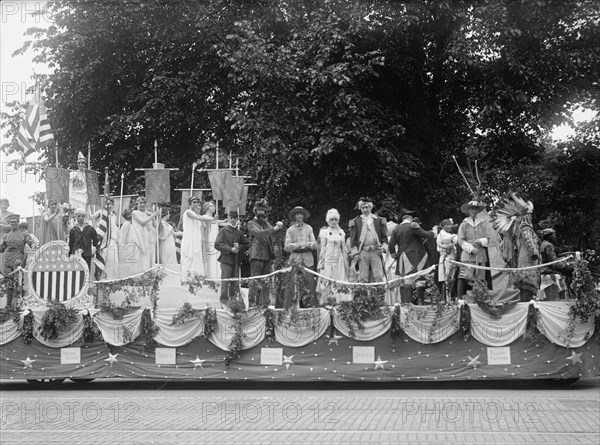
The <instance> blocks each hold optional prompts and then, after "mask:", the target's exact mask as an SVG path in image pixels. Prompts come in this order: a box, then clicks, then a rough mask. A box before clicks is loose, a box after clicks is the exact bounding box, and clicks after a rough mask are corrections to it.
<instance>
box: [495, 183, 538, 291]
mask: <svg viewBox="0 0 600 445" xmlns="http://www.w3.org/2000/svg"><path fill="white" fill-rule="evenodd" d="M532 212H533V204H532V202H531V201H525V200H523V199H521V198H520V197H519V196H517V195H516V194H515V193H511V194H510V195H509V196H508V197H506V198H504V199H503V200H502V201H500V203H499V204H498V205H497V206H496V208H495V219H494V228H495V229H496V230H497V231H498V232H499V233H500V234H501V235H502V254H503V256H504V259H505V260H506V263H507V264H508V267H511V268H527V267H531V266H537V265H538V264H539V259H540V253H539V249H538V237H537V235H536V233H535V231H534V230H533V226H532V223H531V214H532ZM514 286H515V287H516V288H517V289H519V291H520V293H521V301H523V302H526V301H530V300H531V299H532V298H533V297H534V296H535V295H536V294H537V292H538V290H539V288H540V271H539V269H537V268H531V269H524V270H520V271H518V272H516V274H515V283H514Z"/></svg>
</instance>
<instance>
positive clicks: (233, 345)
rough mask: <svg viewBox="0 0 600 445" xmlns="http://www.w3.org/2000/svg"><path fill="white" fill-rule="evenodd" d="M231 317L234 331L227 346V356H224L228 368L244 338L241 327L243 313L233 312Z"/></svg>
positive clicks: (236, 355)
mask: <svg viewBox="0 0 600 445" xmlns="http://www.w3.org/2000/svg"><path fill="white" fill-rule="evenodd" d="M233 319H234V331H235V332H234V334H233V337H232V338H231V342H230V343H229V346H228V347H227V356H226V357H225V366H227V367H228V368H229V365H230V364H231V362H232V361H233V360H234V359H236V358H238V357H239V356H240V352H241V351H242V347H243V346H244V339H245V338H246V334H245V333H244V328H243V320H244V317H243V315H242V314H241V313H238V314H235V315H234V316H233Z"/></svg>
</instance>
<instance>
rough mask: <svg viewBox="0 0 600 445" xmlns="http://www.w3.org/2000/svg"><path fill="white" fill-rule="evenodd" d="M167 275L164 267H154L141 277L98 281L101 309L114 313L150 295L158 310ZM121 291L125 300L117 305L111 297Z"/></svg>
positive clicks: (97, 288) (154, 306)
mask: <svg viewBox="0 0 600 445" xmlns="http://www.w3.org/2000/svg"><path fill="white" fill-rule="evenodd" d="M166 275H167V274H166V273H165V271H164V270H162V269H152V270H149V271H147V272H145V273H144V274H142V275H140V276H139V277H133V278H125V279H122V280H116V281H99V282H96V290H97V292H99V293H102V303H101V305H100V307H101V309H102V310H103V311H104V312H113V313H114V310H115V309H116V308H120V309H126V308H131V307H132V306H133V305H134V304H135V303H138V302H139V301H140V299H144V298H146V297H149V299H150V301H151V302H152V309H153V310H154V311H156V309H157V308H158V291H159V289H160V285H161V283H162V281H163V279H164V278H165V277H166ZM119 291H123V293H124V294H125V300H124V301H123V302H122V303H121V304H120V305H116V304H114V303H112V302H111V301H110V298H109V297H110V295H111V294H114V293H115V292H119Z"/></svg>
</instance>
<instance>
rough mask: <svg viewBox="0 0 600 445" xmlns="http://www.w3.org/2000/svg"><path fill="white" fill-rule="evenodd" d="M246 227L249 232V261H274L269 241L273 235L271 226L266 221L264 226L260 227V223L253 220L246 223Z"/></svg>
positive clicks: (270, 241)
mask: <svg viewBox="0 0 600 445" xmlns="http://www.w3.org/2000/svg"><path fill="white" fill-rule="evenodd" d="M247 227H248V232H250V261H252V260H261V261H271V260H272V259H274V258H275V255H274V253H273V241H272V240H271V236H272V235H273V234H274V233H275V229H274V228H273V226H271V224H270V223H269V222H268V221H267V220H265V222H264V225H261V224H260V221H259V220H258V219H257V218H254V219H251V220H250V221H248V224H247Z"/></svg>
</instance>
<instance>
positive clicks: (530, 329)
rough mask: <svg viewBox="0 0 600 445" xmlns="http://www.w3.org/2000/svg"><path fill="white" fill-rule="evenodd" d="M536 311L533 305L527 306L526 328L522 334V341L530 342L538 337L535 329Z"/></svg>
mask: <svg viewBox="0 0 600 445" xmlns="http://www.w3.org/2000/svg"><path fill="white" fill-rule="evenodd" d="M537 320H538V310H537V309H536V308H535V307H534V305H533V304H530V305H529V308H528V309H527V327H526V328H525V333H524V334H523V341H532V340H535V339H536V338H537V337H538V334H539V331H538V329H537Z"/></svg>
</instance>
